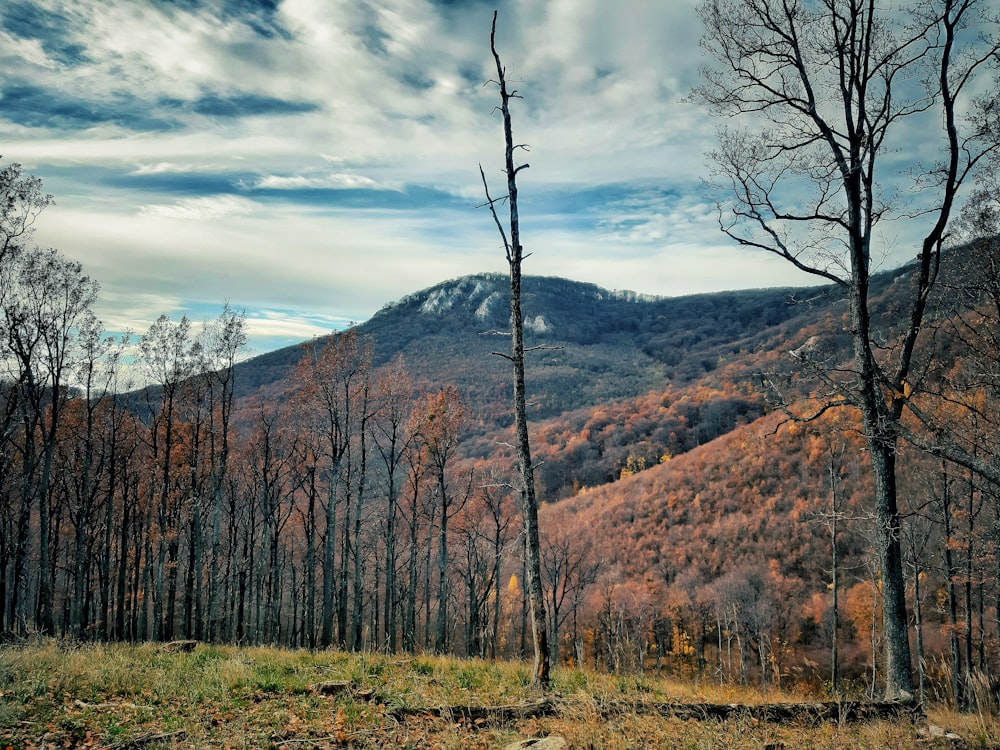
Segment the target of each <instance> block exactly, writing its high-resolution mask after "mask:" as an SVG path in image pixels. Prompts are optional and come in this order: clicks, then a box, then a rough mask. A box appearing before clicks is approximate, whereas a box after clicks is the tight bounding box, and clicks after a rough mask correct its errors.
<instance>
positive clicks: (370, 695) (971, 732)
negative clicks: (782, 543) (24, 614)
mask: <svg viewBox="0 0 1000 750" xmlns="http://www.w3.org/2000/svg"><path fill="white" fill-rule="evenodd" d="M331 681H348V682H349V683H350V684H351V687H352V689H351V690H345V691H343V692H340V693H338V694H336V695H332V696H331V695H325V694H323V693H321V692H319V691H317V690H315V689H313V687H312V686H314V685H316V684H317V683H322V682H331ZM553 690H554V692H555V693H556V694H557V695H558V696H560V699H561V701H562V706H563V709H562V711H561V713H560V715H559V716H558V717H553V718H543V719H530V720H525V721H520V722H513V723H508V724H506V725H500V726H498V725H492V724H488V723H479V724H475V723H472V724H469V723H466V722H462V721H454V720H451V719H448V718H436V717H430V716H414V717H410V718H407V719H405V720H403V719H395V718H393V715H392V711H393V710H394V709H399V708H421V707H434V706H442V705H498V704H513V703H520V702H525V701H530V700H532V699H534V698H537V697H538V696H537V695H536V694H533V693H532V691H531V688H530V685H529V672H528V669H527V668H526V667H525V665H523V664H518V663H505V662H498V663H490V662H484V661H476V660H458V659H453V658H446V657H439V656H433V655H426V654H424V655H419V656H415V657H412V658H403V657H389V656H380V655H373V654H345V653H340V652H335V651H321V652H316V653H310V652H306V651H283V650H278V649H267V648H247V649H244V648H237V647H228V646H221V647H216V646H204V645H202V646H199V647H198V648H197V649H195V651H194V652H192V653H186V654H184V653H167V652H166V651H164V650H163V649H161V648H159V647H157V646H155V645H137V646H136V645H126V644H112V645H85V646H75V645H70V644H67V643H62V642H56V641H41V642H37V643H32V644H21V645H8V646H5V647H3V648H0V748H7V747H13V748H17V749H18V750H27V749H28V748H43V747H94V748H120V749H124V748H139V747H143V748H164V747H181V746H182V747H213V748H214V747H226V748H267V747H271V748H288V749H289V750H294V749H296V748H327V747H357V748H369V747H371V748H376V747H378V748H381V747H400V748H442V749H445V748H476V747H479V748H496V747H503V746H504V745H505V744H508V743H510V742H513V741H514V740H516V739H519V738H522V737H529V736H541V735H548V734H559V735H562V736H563V737H565V738H566V740H567V741H568V742H569V744H570V746H571V747H573V748H608V749H609V750H614V749H616V748H622V749H624V748H647V747H662V748H692V749H700V748H717V747H728V748H761V749H763V748H772V749H775V748H782V749H783V750H793V749H794V748H911V747H916V746H920V747H942V748H943V747H951V748H954V747H956V745H955V743H954V742H953V741H950V740H946V739H943V738H942V739H940V740H931V741H929V740H926V739H924V738H921V737H919V736H918V729H920V727H917V726H914V725H912V724H911V723H909V722H906V721H901V722H889V721H882V722H871V723H867V724H860V725H849V726H837V725H822V726H818V727H808V726H795V725H791V726H777V725H771V724H766V723H758V722H754V721H752V720H739V721H731V722H697V721H683V720H679V719H664V718H660V717H656V716H650V715H640V714H638V713H630V712H625V713H622V714H621V715H618V716H616V717H614V718H612V719H611V720H608V719H607V718H604V717H602V716H601V714H600V712H599V710H598V709H599V706H600V705H602V704H603V703H605V702H609V701H614V702H616V703H617V704H618V705H621V704H623V703H626V704H627V703H630V702H634V703H635V704H640V703H645V702H654V701H656V702H661V701H692V702H693V701H698V702H716V703H761V702H766V701H778V700H807V699H810V698H811V696H804V695H792V694H788V693H785V694H766V695H764V694H761V693H759V692H755V691H752V690H747V689H740V688H735V687H729V686H717V685H712V684H707V683H702V684H692V683H681V682H674V681H668V680H660V679H657V678H656V677H653V676H644V675H618V676H614V675H603V674H597V673H593V672H589V671H586V670H581V669H557V670H555V672H554V679H553ZM929 720H930V722H931V723H934V724H937V725H939V726H943V727H946V728H947V729H949V730H950V731H954V732H957V733H958V734H960V735H961V736H962V737H963V738H965V741H966V744H965V746H967V747H990V746H996V745H998V743H1000V726H998V722H997V720H996V719H995V718H994V717H987V716H982V715H973V716H959V715H956V714H952V713H948V712H946V711H942V710H934V711H931V712H930V713H929ZM935 743H939V744H935Z"/></svg>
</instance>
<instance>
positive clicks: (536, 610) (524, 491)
mask: <svg viewBox="0 0 1000 750" xmlns="http://www.w3.org/2000/svg"><path fill="white" fill-rule="evenodd" d="M496 33H497V13H496V11H494V12H493V25H492V27H491V29H490V51H491V52H492V53H493V60H494V62H495V63H496V68H497V80H496V81H495V83H496V85H497V87H498V88H499V89H500V113H501V114H502V115H503V133H504V143H505V145H506V149H505V159H504V164H505V171H506V173H507V195H506V200H507V205H508V207H509V209H510V239H509V240H508V238H507V233H506V232H505V231H504V228H503V224H502V223H501V221H500V217H499V216H498V215H497V211H496V203H497V201H495V200H493V198H492V197H490V189H489V185H488V184H487V182H486V174H485V173H484V172H483V168H482V165H480V167H479V173H480V175H481V176H482V178H483V189H484V190H485V191H486V201H487V205H488V206H489V207H490V211H491V212H492V213H493V219H494V220H495V221H496V225H497V230H498V231H499V232H500V237H501V238H502V239H503V244H504V250H505V251H506V253H507V264H508V265H509V266H510V333H511V353H510V354H509V355H508V354H502V355H501V356H503V357H505V358H507V359H509V360H510V363H511V366H512V370H513V378H514V424H515V430H516V433H517V440H516V449H517V462H518V466H519V467H520V473H521V487H520V491H521V514H522V516H523V517H524V536H525V542H524V546H525V558H526V572H527V581H526V584H527V592H528V601H529V602H530V607H531V634H532V639H533V644H534V651H535V664H534V670H533V673H532V684H534V685H535V686H536V687H540V688H542V689H547V688H548V686H549V648H548V633H547V629H546V623H545V600H544V597H543V594H542V564H541V544H540V542H539V534H538V500H537V499H536V497H535V467H534V466H533V465H532V463H531V445H530V443H529V441H528V416H527V406H526V401H525V396H524V353H525V347H524V314H523V312H522V311H521V261H522V260H523V258H524V248H523V247H522V246H521V229H520V223H519V219H518V213H517V173H518V172H520V171H521V170H522V169H527V168H528V165H527V164H521V165H518V166H515V164H514V151H515V150H516V149H518V148H525V146H523V145H515V144H514V135H513V130H512V128H511V121H510V100H511V99H519V98H521V97H519V96H518V94H517V91H516V90H508V88H507V79H506V76H505V69H504V66H503V64H502V63H501V62H500V55H499V53H498V52H497V46H496Z"/></svg>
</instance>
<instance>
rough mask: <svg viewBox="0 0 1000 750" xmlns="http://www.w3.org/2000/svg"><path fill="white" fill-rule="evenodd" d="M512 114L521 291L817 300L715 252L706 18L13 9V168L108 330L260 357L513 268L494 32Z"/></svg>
mask: <svg viewBox="0 0 1000 750" xmlns="http://www.w3.org/2000/svg"><path fill="white" fill-rule="evenodd" d="M494 6H497V7H498V8H499V11H500V20H499V31H498V45H499V51H500V53H501V56H502V58H503V60H504V63H505V64H506V66H507V75H508V78H509V79H510V80H511V81H512V85H514V86H515V87H516V88H517V89H518V90H519V92H520V93H521V94H522V95H523V97H524V99H523V100H519V101H516V102H515V104H514V111H513V117H514V128H515V138H516V140H517V141H518V142H524V143H527V144H529V145H530V147H531V150H530V152H529V153H528V154H527V155H526V157H525V160H526V161H527V162H528V163H530V169H528V170H525V171H523V172H521V173H520V181H519V187H520V200H521V205H520V207H521V211H522V235H523V244H524V245H525V248H526V250H527V251H528V252H530V253H531V254H532V255H531V257H530V258H529V259H528V260H527V261H526V264H525V272H526V273H530V274H544V275H558V276H564V277H568V278H572V279H577V280H581V281H589V282H594V283H597V284H600V285H602V286H605V287H607V288H611V289H631V290H634V291H637V292H642V293H647V294H657V295H679V294H687V293H692V292H703V291H716V290H722V289H734V288H750V287H763V286H783V285H788V284H796V285H800V284H808V283H812V281H811V278H810V277H806V276H803V275H802V274H800V273H798V272H796V271H795V270H794V269H793V268H791V266H789V265H788V264H786V263H783V262H782V261H780V260H779V259H776V258H772V257H769V256H766V255H762V254H760V253H752V252H748V251H744V250H740V249H739V248H737V247H735V246H734V245H733V244H732V243H730V242H729V241H727V240H726V239H725V238H724V237H723V235H722V234H721V233H720V232H719V231H718V228H717V221H716V217H715V213H714V207H713V204H712V202H711V200H710V199H708V198H707V197H706V195H705V192H704V189H703V188H702V186H701V182H700V180H701V178H702V177H703V176H704V175H706V174H707V170H706V167H705V158H704V156H703V153H704V152H705V151H706V150H708V149H710V148H711V146H712V143H713V132H714V127H715V123H714V122H713V121H712V119H711V118H709V117H708V116H707V114H706V113H705V112H704V111H703V110H701V109H699V108H698V107H697V106H695V105H693V104H690V103H685V102H684V101H683V99H684V97H685V96H686V95H687V93H688V92H689V90H690V87H691V86H692V85H693V84H694V83H696V81H697V76H698V66H699V64H700V60H699V48H698V44H697V42H698V37H699V34H700V26H699V21H698V18H697V15H696V12H695V7H696V3H695V2H693V0H670V1H669V2H667V1H663V2H648V1H647V0H623V1H622V2H615V3H611V2H607V1H606V0H548V1H545V0H505V1H503V2H497V3H495V2H489V3H486V2H479V1H478V0H464V1H463V0H173V1H168V0H31V1H30V2H29V1H26V0H4V2H3V3H2V4H0V66H2V67H0V69H2V70H3V71H4V75H3V77H2V79H0V154H2V155H3V160H4V162H5V163H6V162H10V161H16V162H20V163H21V164H23V165H24V167H25V169H26V171H28V172H30V173H33V174H36V175H38V176H40V177H41V178H42V179H43V180H44V183H45V189H46V190H47V191H48V192H50V193H52V194H53V195H54V196H55V199H56V204H55V205H54V206H52V207H51V208H49V209H48V210H47V211H46V212H45V214H44V215H43V216H42V218H41V219H40V221H39V224H38V230H37V233H36V235H35V239H36V241H37V242H38V243H39V244H42V245H46V246H53V247H57V248H59V249H60V250H61V251H62V252H63V253H65V254H66V255H67V256H69V257H72V258H74V259H77V260H79V261H81V262H82V263H83V264H84V266H85V269H86V270H87V272H88V273H90V274H91V275H92V276H94V277H95V278H97V279H98V280H99V281H100V282H101V284H102V287H103V291H102V295H101V302H100V305H99V308H98V314H99V316H100V317H101V318H102V319H103V321H104V323H105V325H106V327H107V328H108V329H109V330H113V331H119V330H124V329H132V330H134V331H136V332H138V333H142V332H144V331H145V330H146V329H147V328H148V327H149V324H150V323H151V322H152V321H153V320H155V318H156V317H157V316H158V315H159V314H160V313H167V314H169V315H171V316H172V317H174V318H176V317H179V316H180V314H188V315H189V317H191V318H192V319H193V320H194V321H195V322H197V321H200V320H204V319H207V318H213V317H215V316H216V315H217V314H218V312H219V311H220V310H221V307H222V304H223V303H224V302H225V301H226V300H229V302H230V303H231V304H232V305H233V306H235V307H240V308H244V309H246V311H247V315H248V320H249V323H250V334H251V345H252V347H253V349H254V350H255V351H256V352H262V351H266V350H269V349H273V348H276V347H278V346H281V345H286V344H290V343H294V342H297V341H302V340H304V339H308V338H310V337H312V336H315V335H321V334H324V333H328V332H329V331H330V330H333V329H342V328H343V327H345V326H346V325H347V324H348V323H349V322H350V321H361V320H364V319H367V318H368V317H370V316H371V315H372V314H373V313H374V312H376V311H377V310H378V309H379V308H380V307H382V306H383V305H384V304H386V303H388V302H391V301H393V300H396V299H399V298H401V297H403V296H405V295H407V294H409V293H411V292H414V291H417V290H419V289H422V288H425V287H427V286H431V285H433V284H435V283H437V282H440V281H443V280H445V279H449V278H455V277H458V276H462V275H465V274H468V273H476V272H481V271H504V270H506V269H505V263H504V257H503V250H502V246H501V244H500V241H499V238H498V236H497V234H496V230H495V227H494V225H493V222H492V219H491V218H490V216H489V214H488V213H487V212H486V211H485V210H484V209H476V206H477V204H479V203H481V202H482V200H483V194H482V186H481V184H480V178H479V171H478V165H479V163H480V162H481V163H482V164H483V167H484V169H485V170H486V174H487V176H488V178H489V179H490V180H491V184H492V189H493V192H494V194H500V193H501V192H503V189H502V188H503V179H504V177H503V174H502V173H501V165H502V157H503V144H502V131H501V123H500V119H499V116H498V115H496V114H495V113H494V112H493V109H494V106H495V105H496V104H497V94H496V89H495V87H492V86H484V85H483V83H484V81H487V80H488V79H489V78H491V77H492V76H494V75H495V73H494V72H493V71H492V70H491V65H492V58H491V57H490V53H489V29H490V21H491V17H492V11H493V8H494Z"/></svg>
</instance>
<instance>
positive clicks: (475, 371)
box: [236, 274, 835, 426]
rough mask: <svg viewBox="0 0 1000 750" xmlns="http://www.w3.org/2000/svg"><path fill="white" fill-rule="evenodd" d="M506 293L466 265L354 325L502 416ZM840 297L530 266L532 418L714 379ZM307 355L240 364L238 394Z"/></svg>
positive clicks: (282, 386)
mask: <svg viewBox="0 0 1000 750" xmlns="http://www.w3.org/2000/svg"><path fill="white" fill-rule="evenodd" d="M506 295H507V280H506V277H505V276H502V275H498V274H479V275H475V276H467V277H464V278H460V279H455V280H452V281H447V282H443V283H441V284H438V285H436V286H434V287H431V288H430V289H425V290H423V291H420V292H416V293H414V294H411V295H409V296H407V297H405V298H403V299H402V300H400V301H398V302H395V303H392V304H389V305H386V306H385V307H384V308H383V309H382V310H380V311H379V312H378V313H377V314H376V315H374V316H373V317H372V318H371V319H370V320H369V321H367V322H365V323H363V324H361V325H359V326H357V328H356V329H355V330H356V331H357V332H358V333H359V334H361V335H365V336H370V337H371V340H372V341H373V343H374V351H373V357H374V362H373V364H374V365H375V366H378V365H380V364H384V363H385V362H388V361H390V360H392V359H394V358H395V357H396V356H397V355H398V354H402V355H403V357H404V358H405V362H406V366H407V369H408V370H409V371H410V373H411V374H412V375H413V377H414V379H415V380H417V381H418V382H424V383H427V384H430V385H435V386H438V385H443V384H445V383H452V384H454V385H456V386H458V388H459V391H460V392H461V393H462V395H463V398H464V400H465V402H466V404H467V405H468V406H469V407H470V408H471V409H472V410H473V412H474V414H475V417H476V419H475V421H480V420H484V421H486V422H488V423H491V424H493V425H500V426H503V425H504V424H505V423H506V421H507V420H508V419H509V417H508V416H507V412H508V411H509V403H508V390H509V388H508V385H507V377H508V372H507V367H506V366H505V360H503V359H502V358H501V357H497V356H494V355H491V352H494V351H500V352H505V351H506V349H507V346H508V340H507V339H506V338H505V337H504V336H503V331H505V330H506V329H507V328H508V318H509V306H508V304H507V297H506ZM833 305H835V298H834V296H833V295H832V291H831V290H829V289H822V288H820V289H817V288H800V289H765V290H752V291H738V292H724V293H716V294H700V295H691V296H686V297H676V298H656V297H648V296H643V295H637V294H635V293H632V292H611V291H608V290H605V289H601V288H600V287H598V286H595V285H593V284H585V283H580V282H574V281H568V280H566V279H559V278H549V277H525V279H524V310H525V319H526V331H527V344H528V345H530V346H539V347H544V349H543V350H541V351H537V352H534V353H532V354H531V356H530V357H529V359H528V363H527V365H528V372H527V384H528V389H529V401H530V402H531V418H532V420H534V421H536V422H538V421H541V420H546V419H550V418H553V417H557V416H560V415H563V414H567V413H571V412H573V411H575V410H579V409H584V408H590V407H593V406H596V405H599V404H603V403H607V402H612V401H620V400H622V399H630V398H636V397H640V396H643V395H645V394H647V393H650V392H651V391H655V390H658V389H662V388H663V387H664V386H668V385H669V386H672V387H675V388H680V387H687V386H689V385H691V384H694V383H696V382H703V381H706V380H707V381H708V382H717V381H718V380H719V378H718V377H717V376H715V375H713V373H716V372H717V371H718V370H719V369H720V368H723V367H725V366H727V365H731V364H733V363H737V364H738V363H739V362H740V360H741V359H744V358H746V357H748V356H749V357H750V359H754V355H755V354H757V353H765V352H767V351H772V350H774V349H776V348H778V349H781V348H787V346H786V345H787V344H788V342H789V341H791V340H793V339H794V337H795V336H796V335H797V331H799V330H801V329H802V328H804V327H807V326H810V325H812V324H813V323H814V322H815V321H816V319H817V318H818V317H819V316H821V315H822V314H824V313H825V312H827V311H828V310H829V309H830V308H831V306H833ZM323 341H324V339H320V340H318V343H322V342H323ZM300 357H301V347H299V346H293V347H286V348H284V349H281V350H278V351H275V352H269V353H267V354H263V355H260V356H257V357H254V358H252V359H250V360H247V361H246V362H243V363H241V364H240V365H239V366H238V367H237V372H236V380H237V384H238V385H237V387H238V396H240V397H242V398H244V399H250V400H253V399H254V398H255V397H256V398H258V399H259V398H261V397H265V398H271V397H274V396H278V397H279V398H280V397H281V395H282V394H285V393H287V392H288V391H289V389H290V387H291V384H290V382H289V378H291V377H292V376H293V373H294V367H295V364H296V363H297V362H298V360H299V359H300ZM738 369H745V368H738ZM750 369H751V370H752V369H753V367H752V366H751V367H750ZM734 374H735V373H730V374H728V375H724V376H722V379H724V380H727V381H731V380H732V377H733V375H734ZM745 374H746V373H745V372H743V373H741V374H740V375H739V377H742V376H743V375H745Z"/></svg>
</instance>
